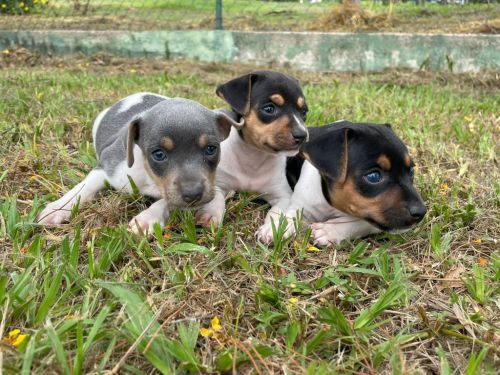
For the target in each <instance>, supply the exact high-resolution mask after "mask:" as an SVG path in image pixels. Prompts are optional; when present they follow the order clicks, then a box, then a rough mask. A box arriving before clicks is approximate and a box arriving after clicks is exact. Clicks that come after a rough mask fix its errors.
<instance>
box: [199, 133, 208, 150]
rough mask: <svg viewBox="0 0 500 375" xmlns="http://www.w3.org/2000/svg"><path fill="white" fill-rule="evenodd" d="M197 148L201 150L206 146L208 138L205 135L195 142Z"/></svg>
mask: <svg viewBox="0 0 500 375" xmlns="http://www.w3.org/2000/svg"><path fill="white" fill-rule="evenodd" d="M196 143H197V144H198V147H199V148H203V147H205V146H206V145H207V144H208V136H207V135H206V134H202V135H200V137H199V138H198V141H197V142H196Z"/></svg>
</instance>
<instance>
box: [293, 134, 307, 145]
mask: <svg viewBox="0 0 500 375" xmlns="http://www.w3.org/2000/svg"><path fill="white" fill-rule="evenodd" d="M292 137H293V140H294V141H295V144H297V145H300V144H301V143H303V142H304V141H305V140H306V138H307V132H305V131H294V132H292Z"/></svg>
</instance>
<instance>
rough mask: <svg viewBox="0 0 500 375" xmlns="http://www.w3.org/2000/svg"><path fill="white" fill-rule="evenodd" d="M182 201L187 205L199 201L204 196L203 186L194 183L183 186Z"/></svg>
mask: <svg viewBox="0 0 500 375" xmlns="http://www.w3.org/2000/svg"><path fill="white" fill-rule="evenodd" d="M181 195H182V199H183V200H184V202H186V203H193V202H196V201H199V200H200V199H201V196H202V195H203V184H202V183H194V184H189V185H187V186H183V187H182V189H181Z"/></svg>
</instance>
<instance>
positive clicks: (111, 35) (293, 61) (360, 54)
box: [0, 30, 500, 73]
mask: <svg viewBox="0 0 500 375" xmlns="http://www.w3.org/2000/svg"><path fill="white" fill-rule="evenodd" d="M11 45H19V46H23V47H26V48H29V49H33V50H36V51H39V52H42V53H52V54H69V53H79V52H80V53H84V54H87V55H92V54H95V53H98V52H108V53H114V54H119V55H123V56H129V57H161V58H170V59H180V58H184V59H195V60H201V61H221V62H232V61H235V62H236V61H240V62H246V63H256V64H260V65H267V64H269V63H275V64H281V65H288V66H291V67H293V68H296V69H302V70H315V71H341V72H359V71H365V72H374V71H375V72H376V71H382V70H384V69H388V68H403V69H413V70H416V69H421V68H426V69H429V70H441V71H442V70H445V71H453V72H456V73H463V72H478V71H481V70H485V69H491V70H500V36H498V35H462V34H403V33H312V32H311V33H310V32H239V31H238V32H234V31H215V30H202V31H200V30H188V31H143V32H123V31H66V30H53V31H2V30H0V49H5V48H8V47H9V46H11Z"/></svg>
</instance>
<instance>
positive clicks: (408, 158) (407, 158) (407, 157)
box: [404, 154, 411, 168]
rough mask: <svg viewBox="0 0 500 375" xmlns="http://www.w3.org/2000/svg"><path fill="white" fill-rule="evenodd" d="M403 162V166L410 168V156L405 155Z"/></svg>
mask: <svg viewBox="0 0 500 375" xmlns="http://www.w3.org/2000/svg"><path fill="white" fill-rule="evenodd" d="M404 161H405V165H406V166H407V167H408V168H410V166H411V157H410V155H408V154H406V155H405V160H404Z"/></svg>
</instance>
